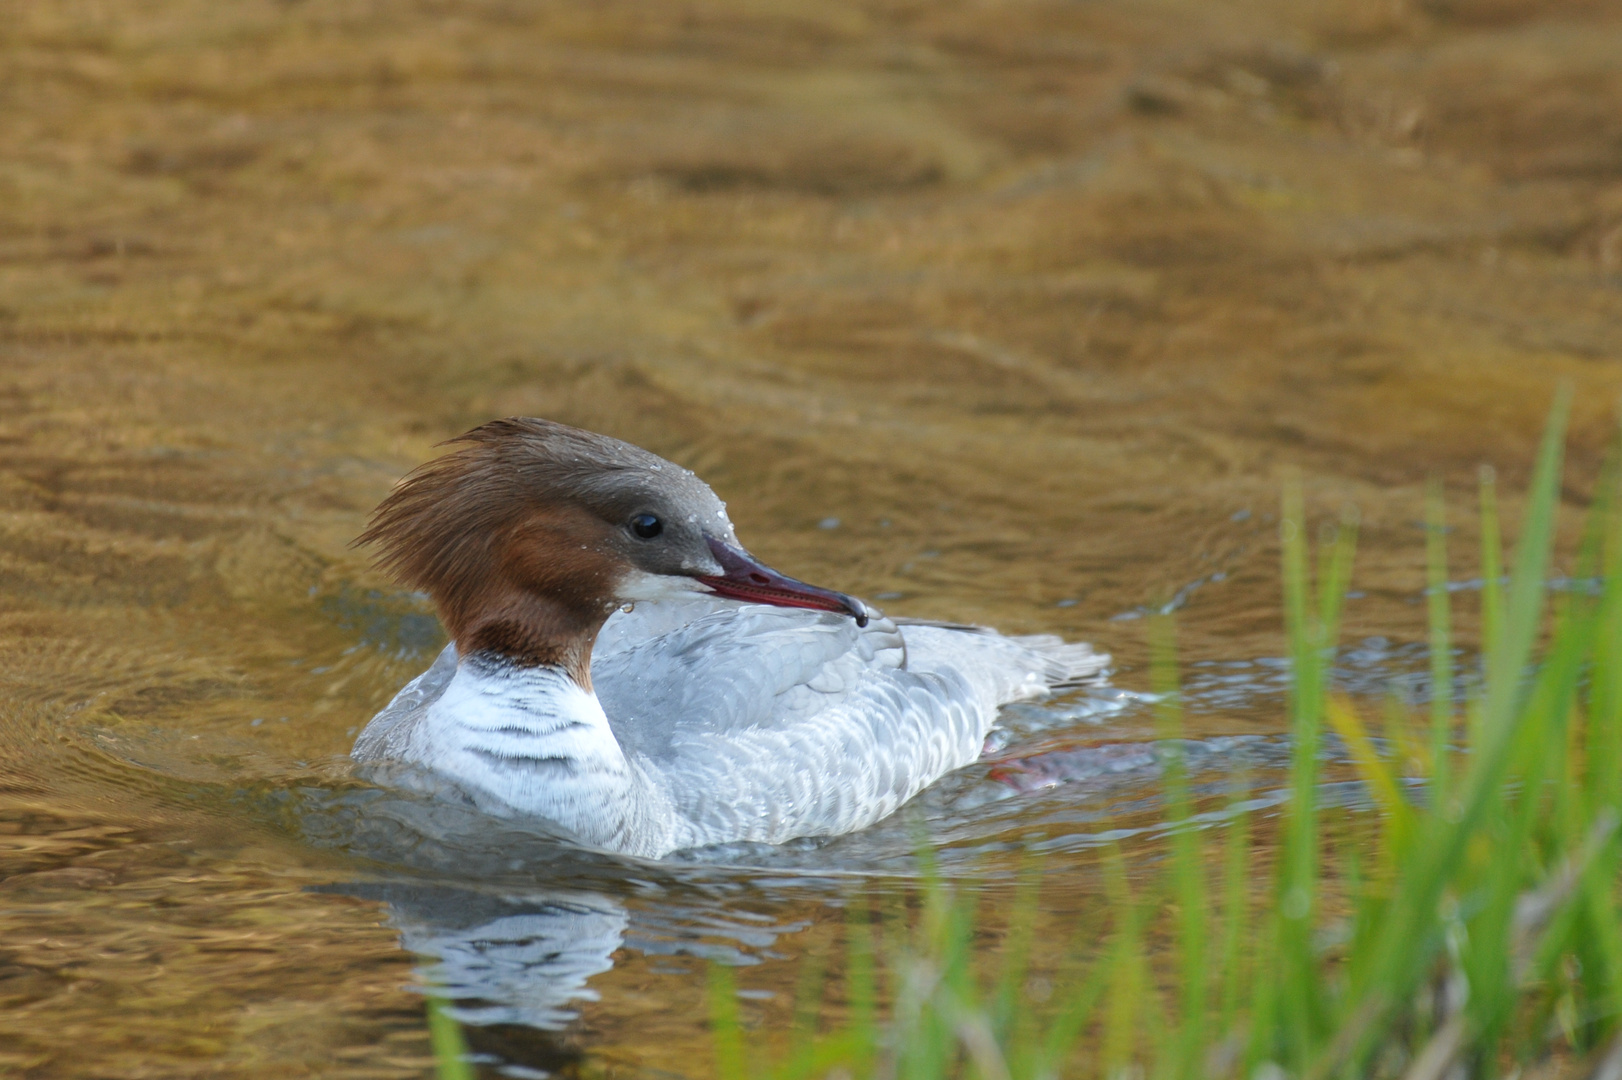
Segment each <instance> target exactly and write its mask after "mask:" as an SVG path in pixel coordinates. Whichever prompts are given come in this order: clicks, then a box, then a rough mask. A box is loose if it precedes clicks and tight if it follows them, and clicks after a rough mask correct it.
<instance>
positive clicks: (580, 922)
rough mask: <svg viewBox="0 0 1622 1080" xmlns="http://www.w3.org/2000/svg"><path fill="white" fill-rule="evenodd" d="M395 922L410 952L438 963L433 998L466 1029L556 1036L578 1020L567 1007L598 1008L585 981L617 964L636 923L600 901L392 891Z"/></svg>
mask: <svg viewBox="0 0 1622 1080" xmlns="http://www.w3.org/2000/svg"><path fill="white" fill-rule="evenodd" d="M384 895H385V896H386V897H387V899H388V900H389V913H390V922H392V923H393V924H394V925H395V926H396V927H397V928H398V929H399V931H400V945H401V947H402V948H404V949H405V950H406V951H408V952H414V953H418V954H421V955H424V956H431V957H434V958H435V959H436V960H437V961H438V963H436V964H435V965H434V966H433V968H432V969H431V970H430V972H429V974H430V977H431V978H432V980H433V983H434V992H435V993H438V994H443V995H445V996H446V997H448V998H450V999H451V1000H453V1001H456V1002H457V1009H456V1012H457V1019H459V1020H461V1021H462V1022H463V1023H468V1024H522V1025H524V1026H525V1027H534V1028H541V1029H543V1030H547V1031H552V1030H557V1029H559V1028H562V1027H564V1026H566V1025H567V1024H568V1023H569V1022H570V1021H572V1020H573V1019H574V1018H575V1013H574V1011H573V1010H572V1009H570V1008H569V1007H568V1006H569V1003H570V1002H573V1001H580V1000H596V997H597V995H596V993H595V992H593V991H592V990H590V989H588V988H587V986H586V981H587V980H588V979H590V978H591V977H592V976H593V975H600V974H602V973H603V972H605V971H607V970H608V969H609V968H611V967H613V966H614V953H615V951H616V950H618V949H619V947H620V945H621V944H622V943H623V942H624V939H625V928H626V926H627V925H628V923H629V919H628V918H627V915H626V911H625V907H624V905H622V904H621V903H620V902H619V901H618V900H614V899H612V898H611V897H607V896H602V895H600V894H597V893H557V894H549V895H540V896H532V897H526V898H520V899H516V900H513V899H502V898H496V897H487V896H481V895H478V894H474V893H464V892H461V891H459V890H450V889H440V890H432V889H412V890H391V891H389V892H386V893H385V894H384Z"/></svg>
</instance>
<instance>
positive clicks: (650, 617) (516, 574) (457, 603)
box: [352, 417, 1109, 858]
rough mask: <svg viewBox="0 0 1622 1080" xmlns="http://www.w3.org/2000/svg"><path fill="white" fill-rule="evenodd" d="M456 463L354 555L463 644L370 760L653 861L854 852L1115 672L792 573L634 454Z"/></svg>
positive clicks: (363, 539)
mask: <svg viewBox="0 0 1622 1080" xmlns="http://www.w3.org/2000/svg"><path fill="white" fill-rule="evenodd" d="M450 445H452V446H453V449H452V450H451V451H450V452H449V453H447V454H445V455H444V456H442V457H440V458H437V459H435V460H433V461H430V462H428V463H427V464H426V465H423V466H421V467H420V468H418V469H417V470H416V471H415V472H413V473H411V474H410V475H409V476H407V477H406V478H405V479H404V480H402V481H401V482H400V484H399V485H398V486H397V487H396V488H395V490H394V492H393V493H392V494H390V495H389V496H388V498H387V499H385V500H384V501H383V503H382V504H381V505H380V506H379V507H378V508H377V511H376V512H375V514H374V515H373V517H372V520H371V522H370V524H369V526H368V527H367V529H366V531H365V532H364V533H362V534H361V536H360V537H359V538H358V539H357V541H356V542H357V543H371V544H376V545H378V547H379V548H380V549H381V557H380V559H379V562H380V565H381V566H382V567H383V568H384V569H385V570H387V571H389V572H390V573H392V574H393V576H394V577H395V578H396V579H398V580H399V581H400V582H401V583H402V584H404V585H407V586H409V587H411V588H415V589H420V590H422V591H424V592H426V593H427V594H428V595H429V596H430V597H431V598H432V600H433V603H434V605H435V607H436V608H437V610H438V613H439V617H440V620H441V622H442V623H443V624H444V626H445V629H446V630H447V632H448V633H449V635H450V637H451V643H450V644H449V645H447V646H446V647H445V650H444V651H443V652H442V653H441V654H440V656H439V658H438V659H437V660H435V662H434V664H433V666H431V667H430V668H429V669H428V670H427V671H425V672H424V673H423V674H422V675H420V676H418V677H417V678H416V679H414V680H413V681H412V682H410V683H409V684H407V685H406V686H405V688H404V689H402V690H401V691H400V692H399V694H398V695H396V697H395V698H394V700H393V701H392V702H390V704H389V705H388V707H387V708H385V709H384V710H383V711H382V712H380V713H378V714H377V716H376V717H374V718H373V719H372V721H371V723H369V724H368V725H367V726H366V729H365V730H364V731H362V732H361V735H360V737H359V739H358V740H356V743H355V748H354V751H353V754H352V756H353V757H354V758H355V759H356V760H357V761H359V762H363V763H369V764H375V765H385V764H387V765H391V766H407V768H406V769H404V770H399V769H391V770H385V771H387V772H389V773H390V774H391V775H393V776H395V777H396V778H397V779H396V782H406V781H402V780H399V779H398V778H399V777H402V776H414V777H417V778H419V779H420V778H422V777H432V778H435V779H434V782H435V784H437V785H443V786H445V787H449V788H450V789H452V790H454V791H455V792H457V793H458V794H459V795H460V796H461V797H464V798H466V799H471V800H472V801H473V802H474V803H475V804H476V805H477V806H478V808H479V809H480V810H482V811H484V812H486V813H489V814H494V815H497V816H501V817H507V818H517V817H531V818H540V819H544V820H545V821H547V822H549V823H551V824H552V825H553V826H558V827H561V828H562V829H563V830H565V831H566V832H567V833H568V834H570V835H571V836H572V837H573V838H574V839H576V840H578V841H579V842H581V843H582V844H585V845H587V846H590V847H595V848H598V849H601V850H607V851H612V852H619V853H623V854H627V855H635V856H642V857H648V858H658V857H661V856H664V855H666V854H669V853H670V852H672V851H677V850H680V849H686V848H695V847H704V846H708V845H714V844H721V843H729V842H737V841H753V842H764V843H768V844H776V843H782V842H783V841H786V840H791V839H794V838H796V837H808V836H833V835H838V834H842V833H847V832H851V831H853V830H856V829H861V828H864V827H866V826H867V825H870V824H872V823H873V822H876V821H878V820H879V819H881V818H883V817H885V816H887V815H889V814H891V813H892V812H894V811H895V810H896V809H897V808H898V807H899V806H901V805H902V804H903V803H905V802H906V801H907V800H908V799H910V798H912V797H913V796H914V795H916V794H917V793H918V792H919V791H921V790H923V789H924V788H925V787H927V786H928V785H929V784H931V783H933V782H934V781H935V780H936V779H938V778H939V777H941V776H942V775H944V774H945V773H947V772H949V771H951V770H953V769H957V768H959V767H961V766H963V765H967V764H969V763H970V762H972V761H974V760H975V759H976V758H978V757H979V756H980V753H981V749H982V747H983V746H984V744H985V740H986V736H987V734H988V733H989V732H990V730H991V728H992V726H993V725H994V724H995V723H996V721H997V710H998V708H999V707H1000V706H1002V705H1005V704H1007V703H1009V702H1013V701H1019V700H1021V699H1027V698H1032V697H1037V696H1040V695H1043V694H1047V693H1049V692H1051V691H1052V690H1054V689H1055V688H1058V687H1062V686H1070V685H1075V684H1078V683H1079V682H1081V681H1084V680H1087V679H1089V678H1093V677H1096V676H1098V675H1099V673H1100V672H1101V671H1102V669H1103V668H1104V666H1105V665H1106V664H1107V663H1108V661H1109V658H1108V657H1107V656H1103V655H1101V654H1098V653H1095V652H1093V651H1092V650H1091V649H1090V648H1089V647H1088V646H1086V645H1081V644H1066V643H1065V642H1063V641H1061V640H1060V639H1058V638H1056V637H1018V638H1015V637H1004V636H1002V635H1000V634H997V633H995V632H994V631H990V630H987V629H985V628H983V627H965V626H952V625H946V624H931V623H908V622H902V621H900V620H894V619H888V618H885V617H884V616H883V615H882V614H881V613H880V612H878V611H877V610H875V609H873V608H871V607H869V606H868V605H867V604H865V603H864V602H862V601H861V600H858V599H856V598H855V597H853V596H847V595H845V594H843V593H838V592H832V591H830V590H827V589H821V588H817V587H816V586H813V585H807V584H805V583H804V582H800V581H796V580H794V579H793V578H789V577H785V576H784V575H782V574H779V573H778V572H776V571H775V570H771V569H768V568H767V567H765V566H763V565H761V564H760V563H759V562H758V561H756V560H755V558H754V557H753V556H751V555H750V554H749V553H748V552H747V551H746V550H745V549H744V548H743V546H742V545H741V544H740V543H739V542H738V538H737V535H736V533H735V532H734V531H733V527H732V522H731V521H730V520H728V518H727V512H726V506H725V505H724V504H723V503H722V502H721V500H720V499H718V498H717V497H716V495H715V493H714V492H713V491H711V490H710V488H709V485H707V484H705V483H704V482H703V481H702V480H700V479H699V478H698V477H697V476H695V475H694V474H693V473H691V472H689V471H688V470H687V469H684V468H682V467H680V466H679V465H675V464H673V463H672V462H669V461H666V460H665V459H663V458H661V457H659V456H657V455H655V454H651V453H649V452H648V451H646V450H643V449H641V448H639V447H636V446H632V445H630V444H629V443H625V442H621V441H619V440H618V439H612V438H609V437H607V436H604V435H597V434H593V433H591V432H588V431H581V430H579V429H577V428H571V427H567V426H565V425H562V424H557V423H552V422H550V421H546V420H536V419H530V418H520V417H514V418H509V419H505V420H495V421H492V422H490V423H487V424H484V425H483V426H481V427H478V428H475V429H473V430H472V431H470V432H468V433H467V434H465V435H462V436H460V437H459V438H457V439H453V440H451V444H450Z"/></svg>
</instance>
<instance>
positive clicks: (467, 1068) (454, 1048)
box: [427, 994, 473, 1080]
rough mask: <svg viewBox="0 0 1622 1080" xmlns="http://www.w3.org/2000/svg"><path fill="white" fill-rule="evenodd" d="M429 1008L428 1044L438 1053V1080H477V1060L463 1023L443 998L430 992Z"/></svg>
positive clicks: (436, 1064) (435, 1054) (436, 1056)
mask: <svg viewBox="0 0 1622 1080" xmlns="http://www.w3.org/2000/svg"><path fill="white" fill-rule="evenodd" d="M427 1009H428V1045H429V1047H430V1048H432V1050H433V1053H434V1075H435V1076H436V1077H437V1078H438V1080H473V1063H472V1062H470V1061H469V1060H468V1052H467V1040H466V1039H464V1038H463V1037H462V1025H461V1024H458V1023H457V1022H456V1018H455V1017H454V1016H452V1015H451V1014H450V1013H449V1012H447V1011H446V1007H445V999H444V998H442V997H438V996H437V995H434V994H429V995H428V1001H427Z"/></svg>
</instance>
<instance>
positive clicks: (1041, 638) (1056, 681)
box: [1011, 634, 1110, 690]
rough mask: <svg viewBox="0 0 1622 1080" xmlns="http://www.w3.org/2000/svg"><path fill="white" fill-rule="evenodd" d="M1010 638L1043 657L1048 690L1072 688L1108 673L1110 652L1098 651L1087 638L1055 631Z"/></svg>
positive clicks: (1044, 675) (1093, 681)
mask: <svg viewBox="0 0 1622 1080" xmlns="http://www.w3.org/2000/svg"><path fill="white" fill-rule="evenodd" d="M1011 640H1013V641H1017V642H1019V643H1020V644H1021V645H1023V646H1025V648H1027V649H1029V650H1030V651H1031V652H1032V653H1034V654H1036V656H1037V657H1039V658H1040V659H1041V661H1042V664H1043V672H1042V674H1043V678H1044V679H1045V680H1046V682H1047V684H1048V689H1049V690H1071V689H1074V688H1076V687H1078V686H1087V685H1091V684H1096V683H1098V682H1100V681H1101V680H1102V679H1103V678H1104V677H1105V675H1107V674H1108V669H1109V663H1110V655H1109V653H1101V652H1095V651H1094V650H1093V647H1092V646H1091V645H1088V644H1087V643H1086V642H1084V641H1065V640H1064V639H1063V638H1061V637H1057V636H1055V635H1053V634H1033V635H1030V636H1028V637H1016V638H1012V639H1011Z"/></svg>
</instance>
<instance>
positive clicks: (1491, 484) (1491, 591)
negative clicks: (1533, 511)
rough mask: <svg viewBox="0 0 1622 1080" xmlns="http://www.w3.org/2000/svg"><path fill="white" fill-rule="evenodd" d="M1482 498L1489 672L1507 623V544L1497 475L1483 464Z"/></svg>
mask: <svg viewBox="0 0 1622 1080" xmlns="http://www.w3.org/2000/svg"><path fill="white" fill-rule="evenodd" d="M1480 501H1481V665H1482V674H1486V666H1487V660H1488V658H1489V657H1491V656H1492V654H1493V652H1494V651H1495V650H1496V649H1497V648H1498V639H1499V635H1500V631H1501V630H1502V628H1503V625H1504V586H1503V580H1504V544H1503V540H1502V539H1501V538H1500V535H1499V519H1498V474H1497V472H1495V471H1494V470H1493V467H1492V466H1491V465H1483V466H1482V467H1481V474H1480Z"/></svg>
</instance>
